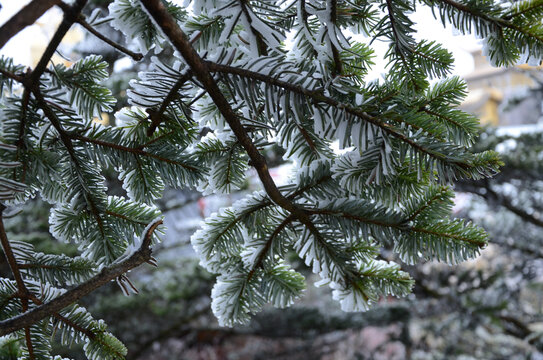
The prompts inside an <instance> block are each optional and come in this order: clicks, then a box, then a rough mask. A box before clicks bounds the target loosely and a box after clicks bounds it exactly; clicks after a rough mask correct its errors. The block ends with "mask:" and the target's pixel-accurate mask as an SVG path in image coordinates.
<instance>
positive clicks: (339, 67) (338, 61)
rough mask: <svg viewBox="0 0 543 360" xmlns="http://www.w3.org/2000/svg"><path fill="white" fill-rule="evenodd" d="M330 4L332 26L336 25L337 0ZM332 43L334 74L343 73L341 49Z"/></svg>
mask: <svg viewBox="0 0 543 360" xmlns="http://www.w3.org/2000/svg"><path fill="white" fill-rule="evenodd" d="M330 4H331V5H332V8H331V9H330V19H331V20H332V26H334V27H335V26H336V18H337V0H331V1H330ZM328 36H330V31H328ZM330 45H331V46H332V57H333V59H334V71H333V74H332V75H334V76H335V75H341V74H342V73H343V64H342V62H341V57H340V56H339V51H338V49H336V47H335V46H334V44H332V42H331V41H330Z"/></svg>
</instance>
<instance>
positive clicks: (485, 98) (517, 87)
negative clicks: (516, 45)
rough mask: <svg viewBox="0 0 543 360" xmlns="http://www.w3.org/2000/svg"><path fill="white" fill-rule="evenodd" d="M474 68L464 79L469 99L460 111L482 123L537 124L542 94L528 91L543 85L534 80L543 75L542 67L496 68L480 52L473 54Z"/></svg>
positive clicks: (540, 112)
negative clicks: (469, 114) (478, 119)
mask: <svg viewBox="0 0 543 360" xmlns="http://www.w3.org/2000/svg"><path fill="white" fill-rule="evenodd" d="M472 55H473V60H474V65H475V69H474V71H473V72H472V73H471V74H469V75H467V76H465V80H466V82H467V85H468V96H467V97H466V99H465V101H464V103H463V104H462V106H461V108H462V109H463V110H465V111H467V112H469V113H472V114H475V115H477V116H478V117H479V118H480V119H481V122H482V123H483V124H490V125H500V126H507V125H522V124H533V123H537V122H538V121H539V120H540V119H541V117H542V115H543V114H542V109H541V104H542V103H543V94H541V92H533V93H530V91H529V89H533V88H536V87H538V85H539V87H541V86H542V85H543V84H541V83H539V84H538V82H537V81H536V80H535V79H536V78H537V76H539V77H540V78H542V77H541V75H542V74H543V66H538V67H533V66H528V65H519V66H513V67H508V68H496V67H493V66H491V65H490V64H489V62H488V61H487V60H486V58H485V57H484V56H483V55H482V54H481V51H480V50H478V51H475V52H473V53H472Z"/></svg>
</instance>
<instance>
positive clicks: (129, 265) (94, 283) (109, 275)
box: [0, 220, 162, 336]
mask: <svg viewBox="0 0 543 360" xmlns="http://www.w3.org/2000/svg"><path fill="white" fill-rule="evenodd" d="M160 224H162V220H158V221H155V222H153V223H152V224H150V225H149V226H148V229H147V232H146V233H145V234H144V236H143V241H142V243H141V246H140V247H139V249H138V250H137V251H135V252H134V253H133V254H132V255H131V256H130V257H128V258H127V259H126V260H123V261H122V262H120V263H117V264H114V265H112V266H110V267H106V268H104V269H102V271H100V273H98V274H97V275H96V276H94V277H93V278H92V279H90V280H88V281H86V282H84V283H82V284H80V285H78V286H76V287H74V288H72V289H70V290H68V291H66V292H65V293H63V294H62V295H60V296H58V297H56V298H54V299H53V300H51V301H49V302H47V303H44V304H43V305H40V306H37V307H35V308H33V309H32V310H30V311H28V312H25V313H23V314H21V315H18V316H16V317H13V318H11V319H7V320H3V321H0V336H3V335H7V334H9V333H11V332H14V331H17V330H19V329H22V328H24V327H28V326H30V325H32V324H34V323H36V322H38V321H40V320H42V319H43V318H45V317H47V316H51V315H52V314H54V313H56V312H58V311H60V310H62V309H63V308H65V307H66V306H68V305H70V304H72V303H74V302H76V301H77V300H79V299H81V298H82V297H84V296H86V295H87V294H89V293H90V292H92V291H94V290H96V289H98V288H99V287H101V286H103V285H105V284H107V283H108V282H110V281H111V280H114V279H116V278H117V277H119V276H121V275H123V274H124V273H126V272H128V271H129V270H132V269H134V268H136V267H138V266H139V265H141V264H143V263H144V262H148V261H149V260H150V259H151V248H150V245H151V239H152V235H153V233H154V231H155V230H156V229H157V227H158V226H159V225H160Z"/></svg>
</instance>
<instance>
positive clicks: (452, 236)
mask: <svg viewBox="0 0 543 360" xmlns="http://www.w3.org/2000/svg"><path fill="white" fill-rule="evenodd" d="M310 213H311V214H317V215H318V214H322V215H332V216H342V217H344V218H346V219H352V220H356V221H360V222H363V223H366V224H373V225H378V226H382V227H389V228H394V229H397V230H400V231H414V232H418V233H423V234H430V235H435V236H439V237H445V238H449V239H454V240H460V241H465V242H468V243H470V244H474V245H477V246H478V247H483V246H485V245H486V244H485V242H480V241H476V240H473V239H470V238H467V237H463V236H459V235H456V234H448V233H439V232H436V231H432V230H428V229H424V228H420V227H404V226H403V224H401V223H387V222H384V221H380V220H373V219H368V218H365V217H362V216H358V215H353V214H349V213H345V212H342V211H332V210H324V209H317V210H311V211H310Z"/></svg>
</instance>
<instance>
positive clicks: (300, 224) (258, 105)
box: [0, 0, 543, 359]
mask: <svg viewBox="0 0 543 360" xmlns="http://www.w3.org/2000/svg"><path fill="white" fill-rule="evenodd" d="M86 2H87V1H86V0H75V1H72V2H71V3H70V4H68V3H62V2H60V3H59V2H58V1H43V0H34V1H32V2H31V3H30V4H29V5H28V6H26V7H25V8H23V9H22V10H21V11H20V13H18V14H17V15H15V16H14V18H13V19H12V20H10V21H8V22H7V23H6V24H5V25H3V26H2V27H1V28H0V44H4V43H5V42H6V41H7V40H9V38H11V37H12V36H14V35H15V34H16V33H17V32H18V31H20V30H21V29H22V28H23V27H24V26H26V25H28V24H31V23H32V22H33V21H34V20H35V19H37V18H38V17H39V16H40V15H41V14H42V13H43V12H44V11H46V10H47V9H48V8H50V7H51V6H54V5H58V6H59V7H60V8H61V9H62V10H63V11H64V18H63V21H62V23H61V24H60V25H59V27H58V29H57V31H56V33H55V35H54V36H53V38H52V40H51V42H50V43H49V45H48V46H47V48H46V50H45V52H44V54H43V55H42V57H41V59H40V61H39V62H38V64H37V65H36V67H35V68H34V69H32V70H25V69H24V68H23V67H21V66H19V65H16V64H13V62H12V61H11V59H9V58H2V59H1V60H0V84H1V85H2V86H1V88H0V92H1V93H2V102H1V111H2V113H1V119H2V128H1V138H0V141H1V143H0V153H1V154H0V155H1V159H2V161H1V163H0V197H1V199H0V200H1V201H2V205H1V215H2V218H5V217H9V216H17V215H16V214H14V211H15V209H16V208H17V207H18V206H20V204H23V203H25V202H27V201H29V199H32V198H35V197H36V196H39V197H41V198H42V199H44V200H45V201H47V202H49V203H51V204H52V205H53V208H52V210H51V214H50V219H49V220H50V232H51V234H52V235H53V236H54V237H55V238H57V239H59V240H64V241H68V242H73V243H75V244H77V245H78V248H79V250H80V255H79V256H76V257H69V256H66V255H52V254H44V253H41V252H37V251H36V250H35V249H34V247H33V246H32V245H31V244H30V243H28V242H26V241H20V240H13V239H8V237H7V235H6V231H5V228H4V225H3V221H0V240H1V244H2V248H3V250H4V253H5V255H6V258H7V260H8V263H9V265H10V268H11V271H12V274H13V279H7V278H5V279H0V296H1V297H2V300H1V304H2V305H1V308H0V314H1V317H0V319H1V321H0V335H3V336H4V337H3V338H2V340H3V341H4V343H6V344H10V345H9V347H8V351H9V349H11V348H12V347H13V344H14V342H16V341H19V342H20V344H21V355H20V356H22V357H24V358H29V359H42V358H43V359H50V358H52V355H51V342H50V339H51V337H52V336H54V335H55V334H56V335H57V336H59V337H60V339H61V340H62V343H63V344H65V345H67V346H68V345H70V344H72V343H81V344H84V349H85V352H86V355H87V357H88V358H89V359H119V358H123V357H124V355H125V354H126V348H125V347H124V345H123V344H122V343H121V342H119V341H118V340H117V339H116V338H115V337H114V336H113V335H112V334H110V333H109V332H108V331H107V327H106V325H105V324H104V322H102V321H98V320H95V319H94V318H93V317H92V315H91V314H90V313H89V312H87V311H86V310H85V309H84V308H82V307H81V306H78V305H77V303H76V302H77V300H79V299H81V298H82V297H84V296H85V295H87V294H88V293H90V292H91V291H93V290H95V289H97V288H98V287H100V286H102V285H104V284H106V283H108V282H109V281H111V280H116V281H117V282H118V284H119V285H120V287H121V288H122V290H123V291H124V292H126V293H129V292H131V291H136V290H135V289H134V287H133V285H132V283H131V282H130V280H129V279H128V277H127V276H126V272H128V271H129V270H131V269H133V268H135V267H137V266H139V265H141V264H142V263H144V262H148V263H151V264H155V261H154V259H153V258H152V256H151V247H152V245H153V244H155V242H156V241H157V240H158V238H157V233H159V232H160V231H161V229H160V225H161V222H162V220H161V218H160V213H159V211H158V210H157V208H156V207H155V206H154V201H155V200H156V199H158V198H160V197H161V195H162V192H163V190H164V188H165V187H166V186H168V187H186V186H189V187H191V186H192V187H197V188H198V189H200V190H202V191H203V192H205V193H230V192H232V191H235V190H236V189H238V188H239V187H240V186H242V184H243V183H244V179H245V176H246V172H247V170H248V169H249V167H253V168H254V169H255V170H256V172H257V174H258V177H259V178H260V180H261V183H262V186H263V190H262V191H259V192H256V193H254V194H251V195H249V196H247V197H246V198H245V199H243V200H241V201H239V202H237V203H236V204H234V205H233V206H232V207H231V208H227V209H222V210H221V211H220V212H219V213H217V214H213V215H211V216H210V217H209V218H208V219H207V220H206V221H205V224H204V225H203V226H202V228H201V229H200V230H198V231H197V232H196V233H195V234H194V235H193V237H192V244H193V246H194V248H195V250H196V251H197V253H198V254H199V256H200V259H201V264H202V265H203V266H204V267H205V268H206V269H208V270H209V271H210V272H212V273H214V274H217V275H218V277H217V283H216V284H215V286H214V288H213V290H212V297H213V302H212V309H213V311H214V313H215V315H216V316H217V318H218V319H219V322H220V323H221V324H223V325H228V326H232V325H233V324H235V323H244V322H247V321H248V320H249V319H250V315H251V314H253V313H255V312H257V311H259V310H260V309H261V308H262V306H263V305H264V304H266V303H272V304H273V305H275V306H278V307H285V306H289V305H290V304H292V303H293V301H295V299H297V298H298V297H299V296H301V294H302V292H303V289H304V286H305V282H304V278H303V276H302V275H301V274H299V273H298V272H296V271H295V270H293V269H292V268H291V267H290V265H289V263H288V257H287V254H288V253H289V252H293V253H295V254H296V255H297V256H299V257H300V258H301V259H302V260H303V261H304V262H305V263H306V264H307V265H308V266H309V267H311V268H312V270H313V272H314V273H316V274H318V275H319V276H320V278H321V279H322V282H321V283H322V284H327V285H328V286H330V287H331V288H332V289H333V296H334V298H335V299H337V300H338V301H339V302H340V304H341V307H342V309H344V310H346V311H363V310H366V309H368V307H369V306H371V304H372V303H374V302H376V301H377V300H378V299H379V298H381V297H382V296H386V295H395V296H403V295H406V294H407V293H409V291H410V290H411V287H412V285H413V281H412V279H411V278H410V277H409V275H408V274H407V273H406V272H404V271H402V270H401V269H400V265H399V263H400V260H401V262H405V263H410V264H413V263H415V262H417V261H419V260H439V261H444V262H447V263H451V264H455V263H458V262H461V261H463V260H466V259H469V258H473V257H474V256H476V255H477V254H478V253H479V251H480V249H482V248H483V247H484V246H485V245H486V243H487V235H486V234H485V232H484V231H483V230H482V229H481V228H479V227H477V226H474V225H473V224H471V223H466V222H464V221H463V220H459V219H450V218H449V216H450V210H451V206H452V203H453V202H452V198H453V196H454V193H453V192H452V190H451V188H450V184H451V183H452V182H453V181H454V180H457V179H480V178H486V177H489V176H492V175H493V174H495V173H496V171H497V169H498V167H499V166H500V164H501V161H500V159H499V157H498V156H497V154H496V153H495V152H493V151H482V152H471V151H469V149H468V148H469V146H471V145H472V144H473V142H474V139H475V137H476V135H477V133H478V122H477V119H476V118H474V117H473V116H471V115H468V114H466V113H464V112H462V111H460V110H458V109H456V108H455V107H456V105H458V104H459V102H460V101H461V100H462V98H463V97H464V96H465V93H466V87H465V84H464V83H463V82H462V80H461V79H459V78H458V77H448V76H449V73H450V68H451V66H452V62H453V59H452V56H451V55H450V53H449V52H448V51H447V50H446V49H444V48H443V47H441V45H439V44H437V43H434V42H428V41H416V40H415V38H414V30H413V22H412V21H411V20H410V18H409V15H410V14H411V13H413V12H414V11H415V10H416V7H419V6H430V7H432V9H434V14H435V16H436V17H437V18H439V19H440V20H441V21H442V22H443V23H446V22H450V23H452V24H453V26H454V27H456V28H457V29H459V30H460V31H461V32H463V33H468V32H473V33H476V34H477V35H478V36H480V37H482V38H483V39H484V42H485V51H486V53H487V55H488V57H489V59H490V60H491V61H492V62H493V63H494V64H496V65H510V64H513V63H515V62H516V61H519V60H520V59H522V60H526V59H527V58H529V59H530V61H536V62H539V61H540V59H541V58H542V57H543V25H542V24H541V17H542V16H543V1H536V0H532V1H515V2H506V1H484V2H475V1H460V0H459V1H452V0H439V1H419V2H413V1H407V0H405V1H404V0H401V1H390V0H384V1H336V0H328V1H313V0H312V1H305V0H297V1H284V2H282V1H279V2H275V1H266V0H261V1H235V0H234V1H223V0H214V1H209V0H198V1H196V0H195V1H193V2H191V11H186V10H185V9H183V8H182V7H180V6H177V5H175V4H174V3H171V2H168V1H160V0H141V1H138V0H115V1H114V2H112V3H111V4H110V5H109V17H107V18H106V17H102V16H101V15H100V14H98V13H96V12H93V13H92V15H91V16H89V17H85V16H83V15H82V11H83V9H84V7H85V5H86ZM103 22H111V24H112V25H113V26H114V27H116V28H118V29H119V30H121V31H122V32H123V33H124V34H125V35H126V37H127V39H128V41H129V42H130V44H129V46H128V47H131V46H133V47H134V51H131V50H128V49H127V47H126V46H123V45H119V44H117V43H114V42H112V41H111V40H110V39H109V38H107V37H106V36H104V35H102V34H101V33H100V32H99V31H97V30H96V29H95V26H98V25H99V24H100V23H103ZM74 23H79V24H81V25H83V27H84V28H86V29H88V30H89V31H90V32H91V33H92V34H93V35H95V36H97V37H99V38H100V39H102V40H103V41H105V42H107V43H108V44H110V45H111V46H113V47H114V48H116V49H117V50H119V51H121V52H124V53H126V54H127V55H128V56H131V57H132V58H133V59H135V60H138V61H139V60H141V59H142V58H143V56H144V54H146V53H147V52H149V51H150V50H153V51H154V52H155V53H156V54H158V53H161V52H162V51H172V50H173V51H174V55H173V59H172V60H171V61H169V60H159V59H158V58H155V57H149V58H150V65H149V67H148V69H147V70H146V71H144V72H142V73H140V74H139V77H138V79H135V80H134V81H132V82H131V84H130V89H128V90H127V91H128V94H129V98H130V104H131V107H126V108H123V109H121V110H120V111H118V112H117V113H116V114H115V123H116V126H111V127H105V126H102V125H100V124H98V123H96V122H94V121H93V120H94V119H95V118H96V117H100V116H102V114H103V113H104V112H109V111H112V110H113V108H114V106H115V98H114V97H113V96H112V93H111V90H110V89H109V88H108V87H107V86H105V85H104V84H105V81H106V78H107V75H108V73H107V71H106V69H107V68H108V64H107V63H106V62H104V61H103V60H102V58H101V57H100V56H98V55H89V56H87V57H84V58H82V59H80V60H78V61H76V62H75V63H74V64H73V65H72V66H70V67H66V66H63V65H61V64H52V65H49V63H50V59H51V56H52V55H53V53H54V52H55V51H56V49H57V47H58V46H59V44H60V42H61V40H62V38H63V37H64V35H65V34H66V32H67V31H68V30H69V29H70V27H71V26H72V25H73V24H74ZM347 33H355V34H364V35H366V37H367V39H368V41H367V44H366V43H364V42H357V41H355V40H353V39H352V38H350V37H348V36H347V35H346V34H347ZM287 36H289V37H292V39H293V40H292V42H289V41H288V40H287ZM374 40H384V41H388V42H389V44H390V46H389V50H388V52H387V54H386V58H387V60H388V62H389V74H388V75H387V76H386V78H385V79H384V80H383V81H381V82H375V81H374V82H367V81H366V80H365V75H366V74H367V72H368V69H369V68H370V67H371V65H372V50H371V47H370V45H369V44H371V42H372V41H374ZM146 58H147V57H146ZM429 79H437V81H436V82H435V83H433V84H430V81H429ZM336 141H337V142H338V144H339V148H340V149H341V150H342V151H341V153H338V152H335V151H333V150H332V144H333V143H334V142H336ZM275 145H278V146H280V147H282V148H283V149H284V150H285V151H286V152H285V155H284V158H285V159H286V160H290V161H293V162H295V164H296V169H297V172H296V174H295V175H294V176H293V178H292V179H291V181H290V183H289V184H287V185H284V186H280V187H278V186H277V185H276V184H275V182H274V180H273V178H272V177H271V175H270V172H269V168H268V165H267V159H266V156H265V155H264V154H265V153H266V151H267V149H269V148H270V147H272V146H275ZM110 170H113V171H115V173H116V174H117V175H118V179H119V180H120V181H121V182H122V184H123V187H124V189H125V190H126V193H127V195H126V196H112V195H109V194H108V189H107V187H106V186H105V185H104V182H105V177H104V174H105V172H106V171H110ZM0 220H1V219H0ZM384 246H386V247H391V248H393V249H394V252H395V253H396V254H397V255H398V259H399V261H398V262H397V263H396V262H387V261H383V260H381V259H380V255H379V251H380V248H381V247H384ZM54 358H58V357H54Z"/></svg>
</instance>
